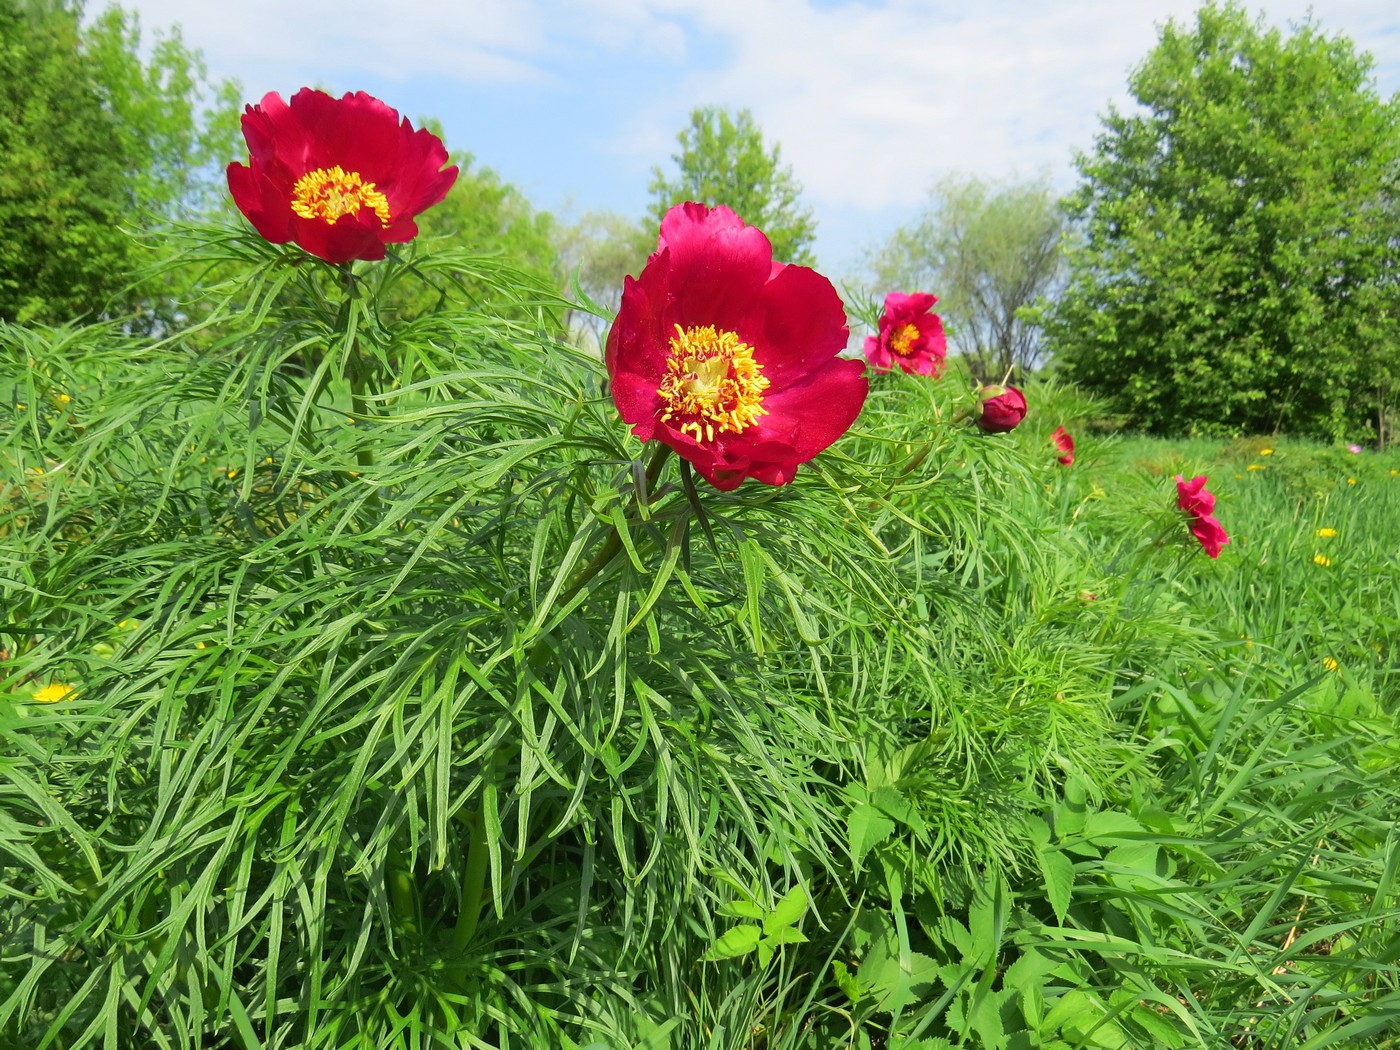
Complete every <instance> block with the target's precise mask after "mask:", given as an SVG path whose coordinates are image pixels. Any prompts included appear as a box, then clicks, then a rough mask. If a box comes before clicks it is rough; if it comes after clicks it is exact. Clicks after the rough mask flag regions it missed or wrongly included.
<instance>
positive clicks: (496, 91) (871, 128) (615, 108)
mask: <svg viewBox="0 0 1400 1050" xmlns="http://www.w3.org/2000/svg"><path fill="white" fill-rule="evenodd" d="M96 6H97V5H96V3H94V4H93V7H94V8H95V7H96ZM123 6H126V7H128V8H129V9H134V10H136V11H138V12H139V13H140V15H141V21H142V26H143V29H144V30H145V31H146V32H147V33H148V34H149V33H150V31H152V30H160V29H165V28H168V27H169V26H171V25H172V24H175V23H178V24H180V26H181V27H182V31H183V34H184V38H185V41H186V43H187V44H189V45H191V46H192V47H195V48H198V49H199V50H200V51H202V52H203V54H204V57H205V60H206V62H207V63H208V65H209V70H210V73H211V74H212V75H214V76H216V77H234V78H236V79H238V80H239V81H240V82H241V83H242V85H243V88H244V92H245V95H246V97H247V98H248V100H249V101H255V100H256V99H258V98H260V97H261V96H262V95H263V94H264V93H265V92H267V91H274V90H275V91H280V92H281V93H282V94H283V95H284V96H288V95H290V94H291V93H292V92H294V91H295V90H297V88H299V87H301V86H303V85H306V84H313V85H319V86H322V87H324V88H326V89H327V90H330V91H332V92H333V93H341V92H344V91H353V90H365V91H368V92H370V93H371V94H374V95H377V96H378V97H380V98H382V99H383V100H384V101H385V102H387V103H389V104H390V105H391V106H394V107H395V108H396V109H398V110H399V111H400V112H402V113H404V114H406V115H408V116H410V117H413V118H415V119H416V118H419V117H422V116H432V117H435V118H437V119H438V120H440V121H441V122H442V125H443V128H444V132H445V138H446V140H447V145H448V147H449V148H451V149H454V150H467V151H469V152H471V153H472V154H474V155H475V157H476V159H477V162H478V163H479V164H483V165H487V166H489V167H492V168H494V169H495V170H496V171H497V172H499V173H500V174H501V175H502V176H503V177H504V178H506V179H507V180H509V181H510V182H513V183H514V184H515V185H517V186H518V187H520V189H521V190H522V191H524V193H525V194H526V196H527V197H528V198H529V199H530V201H531V202H532V203H533V204H534V205H535V206H536V207H539V208H544V209H548V210H550V211H552V212H554V213H555V214H557V215H559V216H560V217H561V218H563V219H565V220H567V219H569V218H571V217H577V216H578V215H580V214H582V213H583V212H585V211H590V210H611V211H617V212H621V213H623V214H625V215H628V216H632V217H638V216H640V215H641V214H642V213H643V211H644V210H645V208H646V204H647V184H648V181H649V179H650V177H651V169H652V167H653V166H654V165H661V166H662V167H663V169H664V170H667V171H670V170H671V164H670V156H671V153H672V152H673V151H674V150H675V148H676V144H675V136H676V133H677V132H678V131H679V130H680V129H681V127H683V126H684V125H685V123H686V121H687V118H688V114H689V112H690V110H691V109H692V108H693V107H695V106H697V105H722V106H733V107H739V106H747V107H748V108H750V109H751V110H752V111H753V112H754V115H755V117H756V118H757V120H758V122H759V124H760V125H761V126H762V127H763V129H764V132H765V135H766V136H767V138H768V140H769V141H770V142H773V141H776V142H778V143H780V144H781V147H782V151H783V159H784V160H785V161H786V162H787V163H788V164H789V165H790V166H791V167H792V168H793V170H794V172H795V173H796V175H797V178H798V180H799V181H800V182H801V183H802V185H803V187H804V194H803V200H804V202H805V203H806V204H808V205H809V206H810V207H811V208H812V210H813V212H814V214H815V216H816V219H817V227H818V228H817V238H818V239H817V254H818V258H819V261H820V265H821V267H822V268H823V269H825V270H826V271H827V272H828V273H830V274H831V275H832V276H834V277H835V276H842V275H849V274H854V273H856V272H857V270H858V269H859V268H860V265H861V260H862V254H863V252H864V251H865V250H867V249H869V248H872V247H874V246H875V245H877V244H878V243H879V242H881V241H882V240H883V239H884V238H885V237H886V236H887V235H888V234H889V233H890V232H891V231H892V230H893V229H894V228H895V227H896V226H897V225H898V224H899V223H901V222H902V221H906V220H907V219H908V218H910V217H911V216H912V215H913V214H914V213H915V212H916V211H917V209H918V208H919V206H920V204H921V203H922V202H923V200H925V198H926V197H927V194H928V190H929V188H930V186H932V184H933V183H934V182H935V181H937V179H939V178H940V177H942V176H944V175H947V174H951V173H955V172H966V173H976V174H980V175H985V176H990V177H997V178H1004V177H1023V178H1029V177H1037V176H1039V175H1041V174H1048V175H1049V177H1050V178H1051V179H1052V180H1053V181H1054V182H1055V184H1056V185H1058V186H1060V187H1062V188H1064V189H1068V188H1069V187H1071V186H1072V185H1073V183H1074V172H1073V168H1072V166H1071V160H1072V156H1073V152H1074V150H1076V149H1089V148H1090V147H1091V146H1092V144H1093V137H1094V134H1095V131H1096V129H1097V128H1098V123H1099V117H1100V116H1101V115H1102V114H1103V113H1104V112H1105V111H1106V110H1107V107H1108V104H1109V103H1110V102H1111V101H1112V102H1115V103H1117V104H1119V105H1120V106H1121V105H1125V104H1126V103H1127V95H1126V88H1125V85H1126V78H1127V74H1128V71H1129V69H1130V68H1131V67H1132V66H1134V65H1135V64H1136V63H1138V62H1139V61H1141V59H1142V58H1143V57H1144V56H1145V55H1146V54H1147V52H1148V51H1149V50H1150V49H1151V47H1152V46H1153V44H1154V43H1155V41H1156V34H1157V26H1158V25H1159V24H1160V23H1162V22H1164V21H1165V20H1166V19H1168V18H1176V19H1178V20H1188V19H1189V18H1190V16H1191V13H1192V11H1193V10H1194V8H1195V6H1196V5H1195V4H1194V3H1192V2H1189V0H1152V2H1142V0H1057V2H1055V3H1046V2H1039V0H992V2H984V3H981V4H968V3H956V4H955V3H951V2H947V0H883V2H880V0H858V2H846V0H455V2H454V0H404V2H400V3H385V2H383V0H380V2H377V3H370V2H367V0H300V2H298V3H295V4H288V3H286V2H285V0H239V2H238V3H236V4H229V3H225V2H220V3H213V2H209V0H126V2H125V3H124V5H123ZM1309 6H1310V5H1309V4H1308V3H1306V0H1277V2H1274V3H1272V4H1270V5H1269V6H1268V7H1266V8H1264V11H1265V14H1266V17H1267V19H1268V21H1269V22H1270V23H1272V24H1276V25H1287V24H1288V23H1290V22H1292V21H1297V20H1300V19H1302V18H1304V17H1306V15H1307V12H1308V9H1309ZM1311 7H1312V9H1313V11H1314V14H1315V16H1316V19H1317V21H1319V22H1320V23H1321V25H1322V27H1323V29H1324V30H1326V31H1328V32H1332V33H1342V34H1345V35H1346V36H1348V37H1350V38H1351V39H1352V40H1353V41H1355V42H1356V44H1357V45H1358V46H1359V47H1360V48H1362V49H1364V50H1367V51H1370V52H1371V53H1372V55H1373V56H1374V57H1375V59H1376V62H1377V86H1378V87H1379V89H1380V90H1381V91H1382V92H1383V93H1384V94H1387V95H1388V94H1392V93H1394V92H1396V91H1400V7H1397V5H1396V4H1395V3H1394V0H1330V2H1325V3H1323V2H1318V3H1314V4H1312V5H1311ZM1250 9H1251V11H1256V12H1257V11H1258V10H1259V8H1258V6H1257V5H1251V6H1250Z"/></svg>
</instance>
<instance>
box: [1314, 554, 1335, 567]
mask: <svg viewBox="0 0 1400 1050" xmlns="http://www.w3.org/2000/svg"><path fill="white" fill-rule="evenodd" d="M1313 563H1314V564H1316V565H1321V566H1322V567H1323V568H1324V569H1325V568H1327V566H1329V565H1331V564H1332V559H1331V558H1329V557H1327V555H1325V554H1314V555H1313Z"/></svg>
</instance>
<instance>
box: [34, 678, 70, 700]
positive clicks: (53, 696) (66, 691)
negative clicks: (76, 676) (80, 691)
mask: <svg viewBox="0 0 1400 1050" xmlns="http://www.w3.org/2000/svg"><path fill="white" fill-rule="evenodd" d="M76 691H77V690H75V689H74V688H73V687H72V686H71V685H68V684H66V683H64V682H50V683H49V684H48V685H46V686H44V687H42V688H40V689H36V690H34V699H35V700H37V701H39V703H41V704H56V703H58V702H59V701H60V700H67V699H68V698H69V697H70V696H72V695H73V694H74V693H75V692H76Z"/></svg>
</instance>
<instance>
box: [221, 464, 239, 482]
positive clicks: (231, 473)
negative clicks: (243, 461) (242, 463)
mask: <svg viewBox="0 0 1400 1050" xmlns="http://www.w3.org/2000/svg"><path fill="white" fill-rule="evenodd" d="M224 477H226V478H228V479H229V481H232V480H233V479H234V478H236V477H238V468H237V467H229V468H228V470H227V471H225V472H224Z"/></svg>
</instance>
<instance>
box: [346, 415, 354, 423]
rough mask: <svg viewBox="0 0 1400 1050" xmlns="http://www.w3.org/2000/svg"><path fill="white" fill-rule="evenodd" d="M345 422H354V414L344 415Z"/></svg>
mask: <svg viewBox="0 0 1400 1050" xmlns="http://www.w3.org/2000/svg"><path fill="white" fill-rule="evenodd" d="M345 422H347V423H353V422H355V417H354V416H346V417H345Z"/></svg>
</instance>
